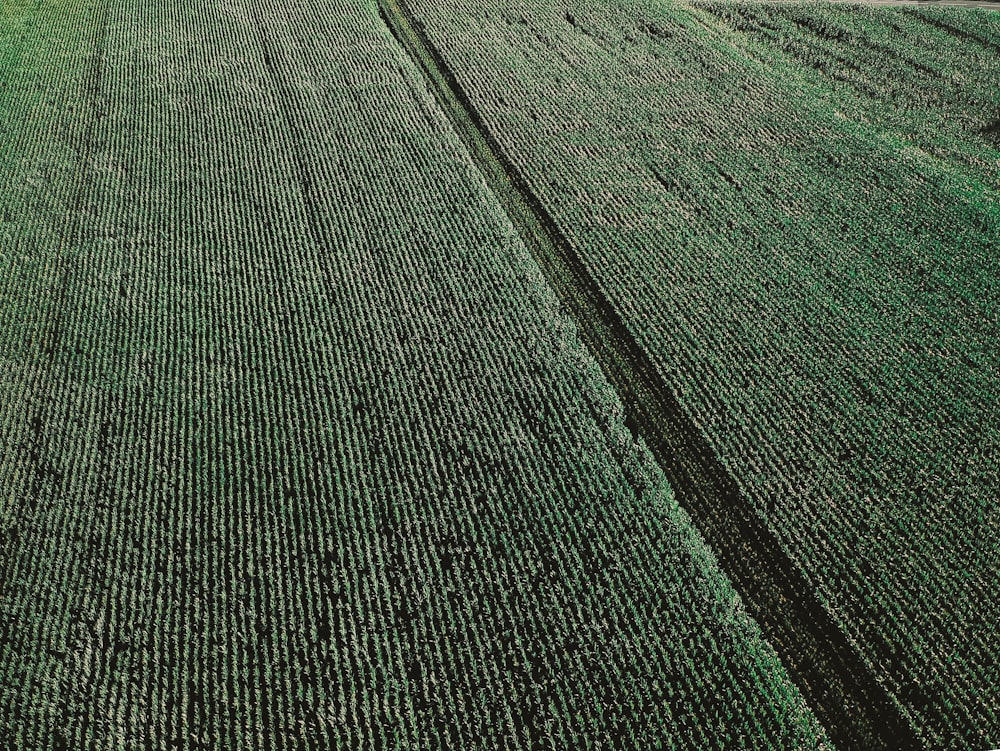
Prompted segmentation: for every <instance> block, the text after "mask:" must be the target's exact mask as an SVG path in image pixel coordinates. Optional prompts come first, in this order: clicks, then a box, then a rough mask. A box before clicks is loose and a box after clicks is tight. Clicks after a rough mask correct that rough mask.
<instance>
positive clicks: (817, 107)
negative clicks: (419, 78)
mask: <svg viewBox="0 0 1000 751" xmlns="http://www.w3.org/2000/svg"><path fill="white" fill-rule="evenodd" d="M406 5H407V6H408V7H409V8H410V10H411V11H412V12H413V14H414V15H415V16H416V19H417V21H418V22H419V23H420V25H421V26H422V27H423V31H424V33H425V34H426V36H427V37H428V38H429V40H430V42H431V43H432V44H433V46H434V48H436V49H437V50H438V52H439V53H440V54H441V56H442V58H443V62H444V64H445V66H446V67H447V68H448V69H449V70H450V71H451V72H452V73H453V74H454V76H455V79H456V83H457V86H458V87H459V88H460V90H461V91H462V92H464V95H465V96H466V97H467V99H468V100H469V102H470V103H471V106H472V108H473V109H474V111H475V113H476V116H477V117H478V118H479V119H480V120H481V121H482V123H483V125H484V127H485V129H486V130H487V132H488V133H489V134H490V135H491V136H492V137H493V138H494V139H495V141H496V142H497V143H498V145H499V148H500V149H501V150H502V153H503V156H504V158H505V159H506V160H507V162H509V163H511V164H513V165H516V167H517V169H518V171H519V173H520V174H521V176H522V177H523V179H524V180H525V181H526V183H527V184H528V185H529V186H530V190H531V192H532V193H533V194H534V195H535V196H536V197H537V199H538V200H539V201H540V202H541V204H542V205H543V207H544V209H545V210H546V211H547V213H548V214H549V215H551V217H552V218H553V220H554V222H555V223H556V225H557V226H558V229H559V231H560V232H561V234H562V235H563V236H564V237H565V238H566V239H567V240H568V241H569V242H570V243H571V244H572V245H573V247H574V248H575V249H576V251H577V252H578V253H579V256H580V257H581V259H582V260H583V263H584V264H585V265H586V267H587V270H588V272H589V274H590V276H591V277H592V278H593V279H594V281H595V282H596V284H597V285H598V286H599V287H600V289H601V291H602V292H603V295H604V297H605V298H606V299H607V300H608V301H609V302H610V304H611V305H612V306H613V307H614V309H615V310H617V311H618V312H619V313H620V315H621V317H622V319H623V321H624V323H625V325H626V327H627V329H628V335H629V336H630V337H631V338H633V339H634V340H635V341H636V342H637V343H638V344H639V345H640V346H641V348H642V350H643V351H644V352H645V353H646V354H647V355H648V357H649V358H650V359H651V360H652V361H653V362H654V363H655V364H656V367H657V369H658V372H659V374H660V377H661V378H662V383H663V384H664V387H665V388H667V389H669V391H671V392H672V393H674V394H676V395H677V398H678V400H679V401H680V402H681V403H682V405H683V406H684V407H685V408H686V410H687V413H688V415H689V417H690V419H691V420H692V421H693V423H694V424H695V425H696V426H697V427H698V428H699V429H700V430H701V431H702V432H703V433H704V434H705V435H706V436H707V438H708V441H709V442H710V444H711V445H712V447H713V448H714V450H715V451H716V452H717V454H718V456H719V458H720V460H721V462H722V464H723V466H724V467H725V469H726V470H727V472H728V474H729V475H730V476H731V477H732V478H734V479H735V481H736V482H737V483H738V484H739V487H740V490H741V492H742V494H743V495H744V496H745V498H746V499H747V501H748V502H749V503H751V504H752V505H753V507H754V509H755V511H756V513H757V514H758V517H759V518H760V519H762V520H763V521H764V522H765V523H766V524H767V525H768V526H769V528H770V529H771V530H772V531H773V533H774V534H775V535H776V536H777V537H778V539H779V540H780V548H781V549H782V550H781V551H776V552H777V553H780V552H782V551H783V553H784V554H785V555H787V556H788V558H789V559H790V560H791V561H792V562H793V563H794V564H795V565H796V566H797V567H798V570H799V571H801V572H802V573H803V574H804V575H805V576H806V578H807V579H808V580H809V581H810V582H811V583H812V586H813V587H814V589H815V591H816V593H817V594H818V596H819V597H820V598H821V599H822V601H823V603H824V606H825V609H826V612H828V613H829V614H830V615H831V616H832V617H833V618H834V619H835V620H836V622H837V623H838V624H839V627H840V628H841V629H842V631H843V633H844V634H845V636H846V638H847V640H848V641H849V642H850V643H851V644H853V645H854V646H855V647H856V649H857V650H858V651H859V653H860V655H861V658H862V660H863V661H864V662H865V664H866V665H867V666H868V669H869V670H870V672H871V675H872V676H873V679H874V681H876V682H877V683H878V684H879V685H880V686H882V687H884V689H885V690H886V691H887V692H888V694H889V696H890V697H891V699H892V701H893V702H894V703H895V704H896V706H897V708H898V711H899V712H900V713H902V715H903V717H904V718H905V719H906V721H907V722H908V723H910V725H911V726H912V728H913V731H914V732H915V733H916V734H917V735H918V737H919V738H920V740H921V742H922V744H924V745H925V746H926V747H927V748H935V749H937V748H954V749H958V748H977V749H978V748H985V747H990V746H995V745H997V744H998V743H1000V700H998V693H997V691H996V685H997V679H996V672H995V669H994V668H993V667H992V666H993V665H994V664H995V663H996V661H997V655H998V654H1000V628H998V627H997V625H996V623H995V620H996V619H995V617H994V615H995V614H994V612H993V610H994V608H993V607H992V604H991V603H992V601H993V596H992V593H993V592H995V591H996V589H997V587H998V585H1000V573H998V572H1000V566H998V547H997V544H996V540H997V539H998V532H1000V511H998V508H997V505H996V503H995V502H994V500H993V499H994V496H995V487H996V484H997V480H998V478H1000V465H998V462H997V458H996V457H997V454H996V450H997V445H998V443H1000V422H998V413H997V411H996V408H995V405H996V404H998V403H1000V379H998V377H997V374H998V372H1000V349H998V346H997V343H998V342H1000V307H998V303H1000V297H998V294H997V288H996V279H997V278H998V274H1000V255H998V249H1000V208H998V206H1000V200H998V199H1000V183H998V171H1000V151H998V145H997V142H996V138H995V132H996V122H997V119H998V118H1000V101H998V99H1000V87H997V85H996V82H997V74H998V71H997V66H998V63H997V60H998V56H997V55H996V54H995V52H994V51H995V50H996V49H998V45H1000V15H996V14H991V13H987V12H979V11H968V10H953V9H948V10H945V9H919V10H914V9H894V8H877V9H876V8H871V9H861V10H859V9H857V8H852V7H849V6H828V5H804V4H794V5H793V4H766V5H765V4H754V5H751V4H739V5H736V4H725V3H721V2H714V3H710V4H705V5H704V6H703V7H701V6H699V7H691V6H688V5H684V4H671V3H649V2H641V3H621V2H614V3H612V2H603V1H601V0H593V1H590V0H588V1H582V2H573V3H570V4H569V5H567V4H565V3H556V2H548V1H547V0H526V1H525V2H518V3H514V4H511V3H503V4H500V3H494V2H489V1H484V0H476V1H475V2H472V1H471V0H468V1H467V2H456V3H447V4H441V3H433V2H430V0H413V1H412V2H408V3H406Z"/></svg>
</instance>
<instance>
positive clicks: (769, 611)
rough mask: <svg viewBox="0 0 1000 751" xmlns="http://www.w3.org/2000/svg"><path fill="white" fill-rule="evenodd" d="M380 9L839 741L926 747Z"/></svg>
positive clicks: (415, 39) (422, 46)
mask: <svg viewBox="0 0 1000 751" xmlns="http://www.w3.org/2000/svg"><path fill="white" fill-rule="evenodd" d="M378 7H379V14H380V15H381V17H382V19H383V21H384V22H385V23H386V25H387V26H388V27H389V30H390V31H391V33H392V34H393V36H394V37H395V38H396V40H397V41H398V42H399V43H400V45H401V46H402V47H403V49H404V50H405V51H406V53H407V54H408V55H409V57H410V58H411V59H412V61H413V62H414V64H415V65H416V66H417V68H418V69H419V70H420V72H421V73H422V74H423V76H424V78H425V81H426V84H427V86H428V88H429V89H430V91H431V92H432V93H433V95H434V97H435V99H436V100H437V102H438V104H439V105H440V106H441V108H442V109H443V110H444V112H445V113H446V115H447V116H448V119H449V120H450V122H451V124H452V126H453V127H454V128H455V130H456V132H457V133H458V135H459V137H460V138H461V139H462V141H463V143H464V144H465V146H466V148H467V150H468V151H469V153H470V155H471V156H472V158H473V160H474V162H475V163H476V165H477V167H478V168H479V170H480V171H481V172H482V174H483V176H484V177H485V179H486V182H487V184H488V186H489V187H490V189H491V191H492V192H493V193H494V194H495V195H496V197H497V199H498V200H499V202H500V204H501V206H502V207H503V208H504V210H505V212H506V213H507V215H508V216H509V217H510V219H511V221H512V222H513V223H514V226H515V227H516V228H517V230H518V233H519V235H520V236H521V238H522V240H523V241H524V243H525V245H526V246H527V247H528V249H529V250H530V251H531V253H532V255H533V256H534V257H535V259H536V261H537V262H538V264H539V266H540V267H541V269H542V271H543V273H544V274H545V276H546V278H547V280H548V282H549V283H550V284H551V286H552V287H553V289H554V290H555V292H556V293H557V295H558V297H559V299H560V302H561V303H562V304H563V306H564V307H565V308H566V309H567V311H568V312H569V313H570V315H571V316H572V317H573V319H574V320H575V322H576V323H577V326H578V328H579V331H580V335H581V338H582V339H583V341H584V343H585V344H586V345H587V348H588V349H589V351H590V352H591V354H592V355H593V356H594V358H595V359H596V360H597V362H598V364H599V365H600V366H601V369H602V371H603V372H604V374H605V376H606V377H607V378H608V380H609V381H610V383H611V384H612V385H613V386H614V387H615V389H616V390H617V393H618V395H619V397H620V398H621V401H622V403H623V404H624V406H625V414H626V424H627V425H628V426H629V428H630V429H631V430H633V431H634V432H635V433H637V434H638V435H639V436H641V437H642V438H643V440H644V441H645V442H646V445H647V446H648V447H649V448H650V449H651V450H652V452H653V454H654V456H655V457H656V460H657V461H658V463H659V464H660V466H661V467H662V469H663V471H664V474H665V475H666V477H667V479H668V480H669V481H670V484H671V486H672V488H673V489H674V493H675V495H676V497H677V499H678V501H679V503H680V504H681V506H683V507H684V508H685V509H686V510H687V511H688V513H689V514H690V516H691V518H692V520H693V521H694V523H695V526H696V527H697V528H698V530H699V531H700V533H701V534H702V536H703V537H704V539H705V540H706V542H707V543H708V544H709V545H710V546H711V548H712V549H713V551H714V552H715V555H716V557H717V559H718V561H719V564H720V566H721V568H722V570H723V571H724V572H725V573H726V575H727V576H728V577H729V578H730V580H731V581H732V582H733V584H734V585H735V587H736V589H737V591H738V592H739V593H740V595H741V597H742V599H743V601H744V603H745V604H746V607H747V609H748V611H749V612H750V614H751V615H752V616H753V617H754V619H755V620H756V621H757V623H758V624H759V625H760V627H761V629H762V630H763V632H764V635H765V637H766V638H767V640H768V641H769V642H770V644H771V645H772V646H773V647H774V648H775V650H776V652H777V653H778V655H779V657H780V658H781V661H782V663H783V664H784V666H785V668H786V669H787V670H788V673H789V675H790V676H791V678H792V680H793V682H794V683H795V684H796V686H797V687H798V688H799V690H800V691H801V693H802V695H803V696H804V698H805V700H806V701H807V703H808V704H809V706H810V707H811V708H812V710H813V711H814V712H815V714H816V716H817V717H818V719H819V720H820V722H821V724H822V725H823V726H824V728H825V729H826V731H827V733H828V734H829V737H830V739H831V740H832V741H833V742H834V744H836V745H837V746H838V747H841V748H843V749H852V750H857V751H862V750H868V749H871V750H874V749H900V750H902V749H916V748H919V747H920V743H919V741H918V740H917V738H916V736H915V734H914V732H913V729H912V728H911V726H910V725H909V724H908V723H907V722H906V720H905V719H904V717H903V716H902V715H901V713H900V711H899V709H898V708H897V707H896V705H894V704H893V702H892V700H891V698H890V697H889V695H888V694H887V693H886V691H885V690H884V689H883V688H882V687H881V686H880V685H879V684H878V682H877V681H876V680H875V678H874V675H873V673H872V672H871V671H870V670H868V669H867V668H866V666H865V665H864V663H863V661H862V660H861V658H860V656H859V653H858V652H857V651H856V650H855V649H854V647H853V646H852V645H851V644H850V642H849V641H848V640H847V638H846V636H845V635H844V633H843V632H842V631H841V630H840V629H839V628H838V627H837V625H836V623H835V622H834V620H833V618H832V617H831V615H830V614H829V612H828V611H827V610H826V608H825V607H824V606H823V604H822V602H821V601H820V600H819V598H818V597H817V596H816V594H815V591H814V589H813V587H811V586H810V584H809V582H808V580H807V579H806V578H805V576H804V575H803V574H802V573H801V571H800V570H799V569H798V568H797V567H796V566H795V564H794V563H793V562H792V560H791V559H790V558H789V557H788V555H787V554H786V553H785V552H784V550H783V549H782V548H781V546H780V545H779V543H778V539H777V537H776V536H775V535H774V533H773V532H772V531H771V530H770V529H769V528H768V527H767V525H766V524H765V523H764V521H763V520H761V519H760V517H758V516H757V514H756V513H755V512H754V510H753V508H752V506H751V504H750V503H749V502H748V500H747V499H746V498H745V497H744V495H743V494H742V493H741V491H740V489H739V486H738V484H737V482H736V480H735V478H734V477H733V476H731V475H730V474H729V473H728V472H727V470H726V468H725V467H724V465H723V464H722V462H721V461H720V460H719V458H718V457H717V456H716V455H715V453H714V452H713V450H712V449H711V447H710V445H709V443H708V441H707V439H706V438H705V436H704V435H702V433H701V432H700V431H699V429H698V428H697V426H696V425H695V424H694V421H693V420H692V419H691V417H690V416H689V415H688V414H687V412H686V411H685V410H684V408H683V407H682V406H681V404H680V402H679V401H678V400H677V398H676V396H675V395H674V394H673V393H672V392H671V390H670V389H669V388H668V387H667V385H666V384H665V383H664V382H663V380H662V379H661V378H660V376H659V375H658V373H657V370H656V368H655V366H654V364H653V362H652V360H651V359H650V357H649V355H648V354H647V353H646V352H645V350H643V349H642V347H640V345H639V344H638V342H637V341H636V340H635V339H634V337H633V336H632V335H631V334H630V333H629V331H628V329H627V327H626V326H625V324H624V322H623V320H622V318H621V316H620V315H619V313H618V312H617V311H616V310H615V308H614V306H613V305H612V304H611V303H610V302H609V301H608V299H607V298H606V297H605V296H604V294H603V293H602V291H601V289H600V287H599V285H598V284H597V283H596V281H595V280H594V278H593V277H592V276H591V274H590V272H589V271H588V270H587V268H586V265H585V264H584V262H583V260H582V259H581V258H580V256H579V254H578V253H577V252H576V251H575V250H574V248H573V246H572V244H571V243H570V242H569V241H568V240H567V239H566V237H565V236H563V235H562V233H561V232H560V231H559V229H558V227H557V225H556V223H555V222H554V221H553V219H552V217H551V216H550V215H549V214H548V212H547V211H546V209H545V207H544V206H543V205H542V204H541V202H540V201H539V200H538V198H537V197H536V196H535V195H534V193H533V192H532V190H531V188H530V186H529V185H528V183H527V182H526V180H525V179H524V177H523V176H522V175H521V173H520V171H519V170H518V168H517V167H516V165H514V164H513V162H512V161H511V159H510V158H509V157H508V156H507V155H506V154H505V153H504V151H503V149H502V147H501V146H500V145H499V143H498V142H497V141H496V139H495V138H494V137H493V136H492V135H491V134H490V132H489V130H488V129H487V128H486V127H485V125H484V123H483V122H482V120H481V118H480V117H479V115H478V113H477V112H476V110H475V108H474V107H473V106H472V104H471V102H470V101H469V100H468V98H467V96H466V95H465V93H464V92H463V90H462V89H461V87H460V86H459V84H458V82H457V80H456V78H455V76H454V74H453V73H452V72H451V70H450V69H449V68H448V67H447V65H446V64H445V62H444V60H443V58H442V57H441V55H440V53H439V52H438V51H437V49H436V48H435V47H434V45H433V44H432V43H431V42H430V40H429V39H428V38H427V36H426V35H425V34H424V33H423V29H422V25H421V24H420V22H419V21H418V20H416V19H415V18H414V17H413V16H412V15H411V14H410V13H409V11H408V10H407V9H406V8H405V7H404V6H403V5H402V4H401V3H400V2H399V0H378Z"/></svg>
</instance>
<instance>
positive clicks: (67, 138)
mask: <svg viewBox="0 0 1000 751" xmlns="http://www.w3.org/2000/svg"><path fill="white" fill-rule="evenodd" d="M0 60H2V61H3V62H2V68H0V75H2V78H0V85H2V89H0V108H2V109H0V111H2V113H3V119H2V127H3V129H4V130H3V135H2V137H0V149H2V157H3V160H2V162H0V207H2V212H3V213H2V220H3V225H2V230H0V231H2V233H3V234H2V236H0V239H2V243H3V244H2V248H0V258H2V263H3V266H2V267H0V367H2V369H3V370H2V373H0V748H4V749H7V748H10V749H30V750H31V751H36V750H42V749H74V750H75V749H116V750H117V749H149V748H152V749H166V748H181V749H243V748H245V749H255V750H257V749H289V748H291V749H322V750H325V749H331V748H344V749H356V748H414V749H425V748H442V749H465V748H482V749H490V750H491V751H492V750H493V749H499V748H537V747H551V748H595V749H596V748H620V749H626V748H669V747H677V748H698V749H710V748H719V749H722V748H737V747H738V748H765V749H789V748H804V749H805V748H808V749H811V748H828V747H829V744H828V742H827V741H826V738H825V734H824V733H823V731H822V729H821V728H820V727H819V725H818V723H817V722H816V720H815V718H814V717H813V715H812V713H811V712H810V711H809V709H808V708H806V707H805V706H804V702H803V700H802V698H801V696H800V694H799V692H798V690H797V689H796V688H795V687H794V686H793V685H792V683H791V682H790V680H789V677H788V675H787V673H786V670H785V668H784V667H783V666H782V665H781V664H780V662H779V661H778V660H777V657H776V654H775V652H774V650H773V649H772V648H771V647H770V646H769V645H768V644H767V643H766V641H765V640H764V639H763V638H762V636H761V633H760V630H759V628H758V627H757V625H756V624H755V623H754V622H753V621H752V620H751V619H750V618H749V617H748V616H747V614H746V612H745V611H744V609H743V605H742V604H741V602H740V600H739V598H738V597H737V596H736V594H735V592H734V591H733V589H732V587H731V585H730V584H729V582H728V581H727V580H726V578H725V577H724V576H723V574H722V573H721V572H720V570H719V568H718V566H717V564H716V562H715V560H714V558H713V555H712V554H711V552H710V551H709V550H708V549H707V547H706V546H705V544H704V542H703V541H702V540H701V538H700V537H699V536H698V534H697V533H696V531H695V530H694V529H693V528H692V526H691V524H690V522H689V521H688V519H687V516H686V514H685V513H684V512H683V511H682V510H680V509H679V507H678V505H677V503H676V502H675V500H674V495H673V493H672V491H671V489H670V487H669V485H668V483H667V481H666V480H665V478H664V476H663V473H662V471H661V470H660V468H659V467H658V466H657V465H656V463H655V462H654V461H653V459H652V457H651V455H650V453H649V451H648V450H647V449H646V447H645V446H644V445H643V443H642V442H641V441H639V440H637V439H636V438H635V436H634V435H633V434H632V432H631V431H630V430H629V429H628V428H626V426H625V424H624V422H625V421H624V418H623V414H622V406H621V404H620V402H619V401H618V400H617V398H616V397H615V396H614V393H613V392H612V390H611V389H610V387H609V386H608V384H607V382H606V381H605V380H604V379H603V378H602V376H601V374H600V371H599V370H598V368H597V366H596V365H595V363H594V361H593V360H592V359H591V357H590V356H589V355H588V354H587V353H586V351H585V350H584V349H583V347H582V346H581V344H580V341H579V339H578V337H577V332H576V329H575V327H574V325H573V324H572V322H571V321H570V320H569V319H568V318H567V317H566V316H565V314H564V313H563V312H561V311H560V309H559V307H558V305H557V302H556V299H555V297H554V295H553V294H552V292H551V290H549V289H548V287H547V286H546V284H545V281H544V278H543V277H542V275H541V274H540V272H539V270H538V267H537V265H536V263H535V262H534V260H533V259H532V258H531V256H530V255H529V254H528V252H527V251H526V249H525V247H524V246H523V245H522V244H521V242H520V241H519V240H518V239H517V236H516V235H515V234H514V230H513V227H512V225H511V224H510V222H509V220H508V219H507V218H506V217H505V216H504V215H503V213H502V211H501V210H500V208H499V204H498V203H497V202H496V200H495V198H494V197H493V196H491V195H490V194H489V193H488V191H487V190H486V189H485V184H484V182H483V180H482V178H481V176H480V175H479V174H478V173H477V172H476V170H475V169H474V167H473V164H472V162H471V160H470V159H469V157H468V156H467V155H466V154H465V153H464V151H463V149H462V147H461V143H460V141H459V140H458V139H457V137H456V136H455V135H454V134H453V133H452V132H451V131H450V130H449V128H448V125H447V121H446V120H445V119H444V116H443V115H442V113H441V112H440V110H439V109H438V108H437V106H436V105H435V103H434V101H433V99H432V97H431V96H430V94H429V93H428V92H427V90H426V88H425V86H424V84H423V82H422V80H421V78H420V75H419V73H418V72H417V70H416V68H415V67H414V66H413V64H412V63H411V62H410V60H409V59H408V58H407V57H406V56H405V55H404V54H403V52H402V50H401V49H400V48H399V47H398V46H397V45H396V44H395V43H394V41H393V39H392V37H391V36H390V34H389V33H388V31H387V29H386V28H385V27H384V26H383V25H382V24H381V22H380V21H379V18H378V15H377V13H376V11H375V8H374V6H373V5H371V4H363V3H362V4H356V3H347V2H332V3H331V2H319V1H318V0H305V1H304V2H300V3H296V4H274V5H265V6H259V5H256V4H249V3H242V2H240V1H239V0H234V1H233V2H224V3H167V2H161V1H159V0H143V1H142V2H133V3H121V4H105V3H90V4H88V3H83V2H76V1H74V0H65V1H64V2H58V3H51V2H44V1H43V2H41V3H24V4H20V5H19V4H14V3H9V2H8V3H6V4H4V5H2V6H0Z"/></svg>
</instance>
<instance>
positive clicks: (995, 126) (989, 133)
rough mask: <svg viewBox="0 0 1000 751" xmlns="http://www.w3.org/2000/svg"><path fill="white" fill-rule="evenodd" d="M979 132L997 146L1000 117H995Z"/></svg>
mask: <svg viewBox="0 0 1000 751" xmlns="http://www.w3.org/2000/svg"><path fill="white" fill-rule="evenodd" d="M979 132H980V133H982V134H983V135H984V136H986V140H987V141H992V142H993V143H994V144H996V145H997V146H1000V118H997V119H996V120H994V121H993V122H991V123H990V124H989V125H987V126H986V127H985V128H983V129H982V130H981V131H979Z"/></svg>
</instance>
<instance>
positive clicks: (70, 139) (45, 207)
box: [0, 2, 97, 360]
mask: <svg viewBox="0 0 1000 751" xmlns="http://www.w3.org/2000/svg"><path fill="white" fill-rule="evenodd" d="M94 11H95V6H94V4H93V3H52V2H6V3H4V4H3V5H2V6H0V356H2V357H5V358H14V359H25V358H26V359H29V360H34V359H36V358H37V357H38V356H39V351H40V349H41V348H43V346H44V345H43V342H44V341H45V340H46V334H45V331H46V329H47V327H48V322H49V321H50V320H51V317H52V304H53V301H54V299H56V297H57V296H56V295H55V294H54V291H55V289H56V288H57V285H58V283H59V278H60V274H61V271H60V269H61V267H62V264H61V260H60V259H61V257H62V256H63V255H64V254H65V253H67V252H69V251H70V250H71V245H72V243H71V235H72V226H73V223H72V222H73V211H72V206H73V202H74V196H75V195H76V194H77V190H78V186H79V184H80V181H81V178H82V170H83V166H84V164H85V156H86V155H85V151H86V146H85V141H86V130H87V127H88V123H89V121H90V119H91V114H90V110H91V108H90V107H89V106H88V103H87V101H88V96H87V92H86V79H87V75H88V71H89V70H90V69H91V67H92V65H93V63H94V58H93V55H94V48H95V42H96V39H97V33H96V32H97V30H96V28H95V18H96V16H97V14H96V13H95V12H94Z"/></svg>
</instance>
